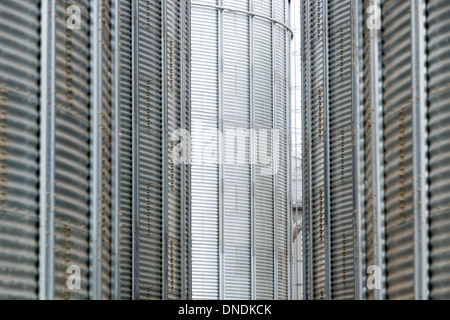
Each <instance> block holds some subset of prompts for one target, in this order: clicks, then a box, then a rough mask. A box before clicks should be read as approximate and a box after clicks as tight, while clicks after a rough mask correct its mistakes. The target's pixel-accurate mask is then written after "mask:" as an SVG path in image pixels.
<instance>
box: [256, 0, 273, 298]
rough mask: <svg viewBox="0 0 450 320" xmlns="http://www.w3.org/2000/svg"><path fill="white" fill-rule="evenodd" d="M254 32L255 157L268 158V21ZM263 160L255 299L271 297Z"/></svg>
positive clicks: (269, 211)
mask: <svg viewBox="0 0 450 320" xmlns="http://www.w3.org/2000/svg"><path fill="white" fill-rule="evenodd" d="M259 2H261V1H259ZM261 5H266V6H268V7H269V9H270V10H271V8H270V3H268V2H265V3H264V4H261ZM257 8H261V6H257V5H256V4H255V9H257ZM254 32H255V36H254V49H253V52H254V64H255V80H254V81H255V89H254V90H255V129H256V132H257V133H258V139H257V143H258V144H259V145H258V146H257V150H256V152H257V153H258V157H257V158H258V159H266V158H268V159H270V157H271V150H272V148H273V143H272V134H271V128H272V125H273V108H272V103H273V96H272V82H273V80H272V72H271V71H272V47H271V39H272V24H271V23H269V22H267V21H262V20H258V19H255V20H254ZM263 143H265V145H263ZM263 146H265V147H263ZM264 157H265V158H264ZM267 162H268V163H267ZM267 162H266V161H264V162H263V161H258V162H257V164H256V165H255V222H254V223H255V232H256V235H255V256H256V257H255V259H256V299H273V298H274V272H273V270H274V260H273V257H274V224H273V201H274V194H273V190H274V182H273V178H272V175H271V174H270V175H267V170H269V172H270V171H271V170H270V169H271V166H272V165H273V163H271V161H267Z"/></svg>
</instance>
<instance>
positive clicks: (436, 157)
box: [427, 0, 450, 299]
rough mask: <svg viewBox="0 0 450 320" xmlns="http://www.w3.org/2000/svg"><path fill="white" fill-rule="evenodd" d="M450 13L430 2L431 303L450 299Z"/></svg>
mask: <svg viewBox="0 0 450 320" xmlns="http://www.w3.org/2000/svg"><path fill="white" fill-rule="evenodd" d="M449 13H450V3H449V2H448V1H442V0H441V1H439V0H429V1H427V25H428V30H427V38H428V43H427V51H428V79H429V80H428V95H429V97H428V121H429V126H428V130H429V131H428V134H429V140H428V148H429V190H430V195H429V196H430V198H429V210H430V250H431V252H430V273H431V275H430V286H429V288H430V298H431V299H450V268H449V265H450V255H449V252H450V239H449V237H450V228H449V226H450V225H449V222H450V191H449V190H450V189H449V187H450V167H449V165H450V161H449V157H450V140H449V139H450V135H449V130H450V107H449V101H450V99H449V97H450V96H449V94H450V93H449V92H450V91H449V83H450V63H449V61H450V46H449V42H448V38H449V32H450V21H449V19H448V16H449Z"/></svg>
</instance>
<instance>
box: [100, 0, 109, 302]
mask: <svg viewBox="0 0 450 320" xmlns="http://www.w3.org/2000/svg"><path fill="white" fill-rule="evenodd" d="M99 9H100V11H99V14H100V17H99V18H101V20H102V24H101V43H102V46H101V51H102V66H101V83H100V85H101V94H102V108H101V146H102V149H101V151H102V152H101V162H102V164H101V182H100V183H101V193H100V194H99V196H100V197H101V198H100V199H101V200H100V205H101V208H100V215H99V219H100V220H99V225H100V228H99V230H100V232H99V235H100V239H99V245H100V247H101V249H100V257H99V258H100V259H101V276H100V278H101V280H100V281H101V299H110V298H111V188H112V186H111V163H112V156H111V150H112V149H111V131H112V123H111V115H112V112H111V108H112V98H111V94H112V92H111V84H112V82H111V63H112V60H111V1H109V0H103V1H101V6H100V8H99Z"/></svg>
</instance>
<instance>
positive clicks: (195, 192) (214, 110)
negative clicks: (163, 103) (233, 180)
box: [191, 8, 219, 299]
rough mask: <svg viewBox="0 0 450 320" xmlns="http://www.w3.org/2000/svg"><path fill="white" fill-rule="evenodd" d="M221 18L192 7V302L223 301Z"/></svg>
mask: <svg viewBox="0 0 450 320" xmlns="http://www.w3.org/2000/svg"><path fill="white" fill-rule="evenodd" d="M217 16H218V13H217V12H216V11H213V10H209V9H200V8H192V17H191V19H192V34H191V37H192V48H191V50H192V124H191V127H192V169H191V170H192V173H191V174H192V297H193V299H218V298H219V217H218V214H217V212H218V208H219V189H218V183H217V179H218V176H219V171H218V165H217V164H218V155H217V151H216V150H217V148H218V140H217V139H218V136H217V130H218V120H219V119H218V81H219V70H218V33H217V32H218V23H217ZM204 70H208V72H204ZM209 151H211V153H208V152H209Z"/></svg>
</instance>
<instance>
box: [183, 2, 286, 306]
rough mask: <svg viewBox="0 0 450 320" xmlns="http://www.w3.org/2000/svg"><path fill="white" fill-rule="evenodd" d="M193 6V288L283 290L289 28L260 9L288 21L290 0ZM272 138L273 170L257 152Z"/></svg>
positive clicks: (263, 294)
mask: <svg viewBox="0 0 450 320" xmlns="http://www.w3.org/2000/svg"><path fill="white" fill-rule="evenodd" d="M229 9H234V10H235V11H232V12H230V10H229ZM248 12H255V13H256V14H257V15H258V16H254V17H252V16H251V15H250V16H249V14H248ZM192 14H193V17H192V46H193V49H192V52H193V71H192V83H193V88H192V92H193V93H192V101H193V102H192V105H193V111H192V125H193V152H192V154H193V168H192V184H193V185H192V206H193V207H192V210H193V214H192V216H193V222H192V226H193V230H192V232H193V240H192V241H193V248H192V250H193V253H192V254H193V271H194V274H193V298H194V299H208V298H209V299H288V298H289V290H290V289H289V288H290V286H289V271H288V269H289V265H290V243H289V241H288V239H289V238H290V237H289V232H290V229H289V228H288V222H289V219H288V218H289V214H290V211H289V208H290V203H289V201H290V197H289V195H288V190H289V182H288V179H287V175H288V169H289V168H288V166H289V164H288V161H287V159H288V157H289V148H288V145H289V144H290V141H289V134H286V133H287V132H289V126H288V123H289V118H288V115H287V113H288V112H287V110H288V106H289V89H288V88H289V87H290V83H289V81H290V80H289V78H288V72H287V71H286V70H289V59H288V55H287V52H288V51H287V50H289V41H290V34H289V33H288V32H287V30H286V28H285V26H283V25H280V24H279V23H275V22H271V21H270V20H268V19H266V18H265V17H269V18H270V17H272V18H274V19H275V20H277V21H279V22H281V23H283V24H286V25H287V24H289V21H288V17H289V2H288V1H284V0H277V1H273V2H272V1H263V0H255V1H235V0H223V1H219V2H217V1H206V0H203V1H195V3H193V13H192ZM273 128H276V129H278V130H279V132H280V134H279V135H278V136H272V133H273V132H272V129H273ZM250 132H252V133H250ZM253 132H254V133H253ZM239 134H241V135H239ZM222 135H223V138H222ZM275 139H276V140H275ZM269 140H270V143H269V144H267V142H268V141H269ZM257 141H260V142H259V143H261V146H262V145H264V148H262V147H261V148H260V149H258V146H257V145H258V142H257ZM263 141H264V142H263ZM206 146H207V147H206ZM273 146H278V150H279V151H281V152H280V153H279V154H277V157H276V161H275V158H274V161H271V163H270V165H271V166H276V165H277V164H275V163H274V162H278V167H274V169H277V171H276V173H275V174H274V175H273V174H272V172H271V168H268V166H267V162H264V161H261V162H257V161H255V160H256V158H257V156H256V155H257V154H259V155H261V158H262V157H264V156H266V154H267V155H268V156H269V157H271V156H272V155H271V150H270V149H272V147H273ZM265 147H267V148H268V149H269V150H266V149H265ZM257 149H258V150H257ZM235 152H237V154H235ZM257 152H258V153H257ZM263 159H264V160H266V159H265V158H263ZM268 169H269V170H268ZM267 171H269V174H267ZM274 212H275V214H274Z"/></svg>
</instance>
